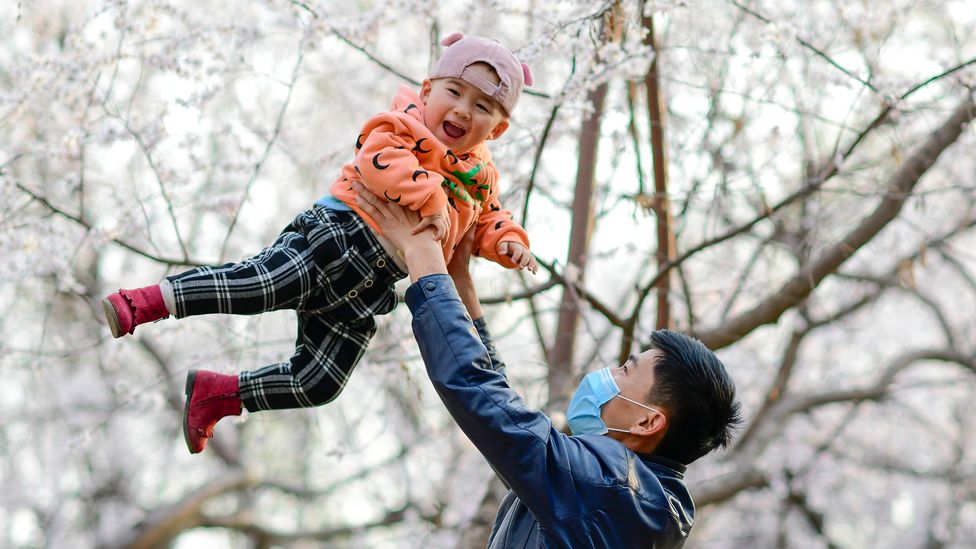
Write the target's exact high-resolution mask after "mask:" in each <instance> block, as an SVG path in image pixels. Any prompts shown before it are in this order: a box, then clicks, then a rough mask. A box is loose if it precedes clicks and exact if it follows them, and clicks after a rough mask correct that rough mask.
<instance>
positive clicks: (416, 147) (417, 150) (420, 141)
mask: <svg viewBox="0 0 976 549" xmlns="http://www.w3.org/2000/svg"><path fill="white" fill-rule="evenodd" d="M424 141H427V138H426V137H421V138H420V139H418V140H417V143H416V144H415V145H414V147H413V152H415V153H417V154H426V153H429V152H430V149H424V148H423V147H421V145H423V143H424Z"/></svg>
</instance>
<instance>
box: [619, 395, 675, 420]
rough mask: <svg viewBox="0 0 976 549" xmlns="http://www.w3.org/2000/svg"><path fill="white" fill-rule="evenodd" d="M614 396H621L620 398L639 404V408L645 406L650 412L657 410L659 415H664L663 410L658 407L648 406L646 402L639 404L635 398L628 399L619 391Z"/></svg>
mask: <svg viewBox="0 0 976 549" xmlns="http://www.w3.org/2000/svg"><path fill="white" fill-rule="evenodd" d="M614 396H615V397H617V398H622V399H624V400H626V401H627V402H630V403H632V404H636V405H638V406H640V407H641V408H647V409H648V410H650V411H652V412H657V413H659V414H661V415H664V412H663V411H661V410H660V409H659V408H655V407H653V406H648V405H647V404H641V403H640V402H637V401H636V400H633V399H629V398H627V397H625V396H624V395H621V394H620V393H617V394H616V395H614Z"/></svg>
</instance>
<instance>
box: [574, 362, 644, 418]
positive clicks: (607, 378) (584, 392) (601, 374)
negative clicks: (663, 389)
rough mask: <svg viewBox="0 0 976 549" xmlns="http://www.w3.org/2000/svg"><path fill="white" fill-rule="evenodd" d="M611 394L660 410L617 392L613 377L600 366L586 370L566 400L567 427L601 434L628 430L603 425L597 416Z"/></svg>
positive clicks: (611, 396) (607, 369) (618, 388)
mask: <svg viewBox="0 0 976 549" xmlns="http://www.w3.org/2000/svg"><path fill="white" fill-rule="evenodd" d="M613 397H617V398H622V399H624V400H626V401H627V402H631V403H633V404H636V405H638V406H640V407H642V408H647V409H648V410H651V411H652V412H658V413H661V410H658V409H657V408H652V407H651V406H647V405H646V404H641V403H640V402H637V401H635V400H631V399H629V398H627V397H625V396H621V394H620V387H618V386H617V382H616V381H614V379H613V374H611V373H610V368H602V369H600V370H597V371H595V372H590V373H589V374H586V376H584V377H583V380H582V381H580V384H579V387H577V388H576V392H575V393H573V399H572V400H570V401H569V408H568V409H567V410H566V420H567V421H568V422H569V428H570V430H571V431H573V434H574V435H602V434H605V433H607V432H608V431H617V432H620V433H629V432H630V431H628V430H627V429H614V428H613V427H607V424H606V423H604V422H603V418H602V417H600V409H601V408H603V405H604V404H606V403H607V402H610V399H612V398H613Z"/></svg>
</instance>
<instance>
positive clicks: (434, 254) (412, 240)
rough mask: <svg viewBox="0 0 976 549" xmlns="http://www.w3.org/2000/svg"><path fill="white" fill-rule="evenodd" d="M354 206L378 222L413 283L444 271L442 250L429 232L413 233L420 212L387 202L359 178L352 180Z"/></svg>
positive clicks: (445, 270) (445, 267) (445, 266)
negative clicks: (401, 255) (402, 259)
mask: <svg viewBox="0 0 976 549" xmlns="http://www.w3.org/2000/svg"><path fill="white" fill-rule="evenodd" d="M352 187H353V190H355V191H356V193H358V194H357V196H356V205H357V206H359V207H360V208H362V209H363V211H364V212H365V213H366V215H368V216H369V217H371V218H372V219H373V221H375V222H376V224H377V225H379V227H380V230H382V231H383V234H384V235H385V236H386V238H387V239H388V240H389V241H390V242H392V243H393V245H394V246H396V247H397V249H398V250H400V251H402V252H403V255H404V259H405V260H406V262H407V271H409V273H410V280H412V281H413V282H416V281H417V280H419V279H421V278H422V277H424V276H427V275H430V274H447V265H445V264H444V253H443V252H442V251H441V247H440V245H439V244H437V241H435V240H434V239H433V238H431V237H432V233H431V232H430V231H424V232H423V233H420V234H416V233H415V231H414V227H416V225H417V221H419V219H420V215H419V214H417V212H415V211H413V210H411V209H410V208H404V207H401V206H398V205H396V204H392V203H389V202H386V201H385V200H383V199H382V198H379V197H378V196H376V195H375V194H373V193H371V192H370V191H369V189H367V188H366V187H364V186H363V185H362V184H360V183H359V182H358V181H356V182H353V184H352Z"/></svg>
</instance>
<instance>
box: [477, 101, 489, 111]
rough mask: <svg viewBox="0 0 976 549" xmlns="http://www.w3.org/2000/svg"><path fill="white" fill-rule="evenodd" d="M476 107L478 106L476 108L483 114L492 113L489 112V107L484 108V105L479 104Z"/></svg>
mask: <svg viewBox="0 0 976 549" xmlns="http://www.w3.org/2000/svg"><path fill="white" fill-rule="evenodd" d="M475 106H476V107H478V110H480V111H481V112H483V113H486V114H487V113H488V112H490V111H489V110H488V107H486V106H484V105H482V104H481V103H478V104H477V105H475Z"/></svg>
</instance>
